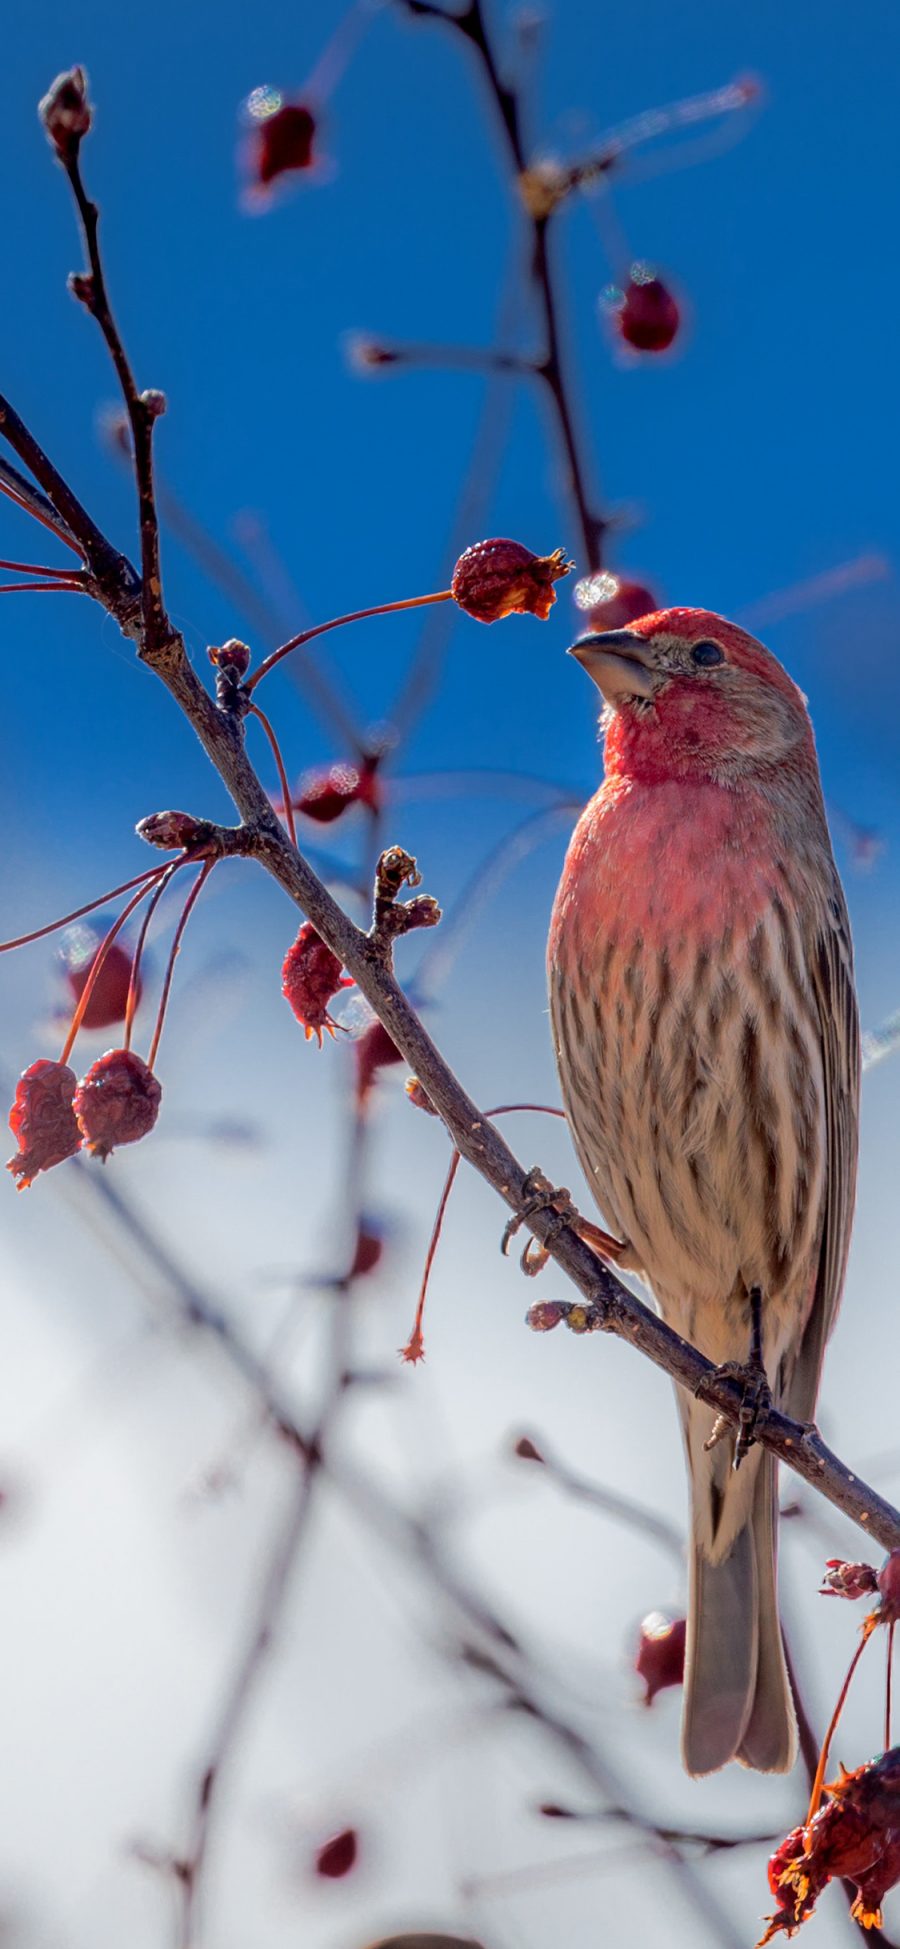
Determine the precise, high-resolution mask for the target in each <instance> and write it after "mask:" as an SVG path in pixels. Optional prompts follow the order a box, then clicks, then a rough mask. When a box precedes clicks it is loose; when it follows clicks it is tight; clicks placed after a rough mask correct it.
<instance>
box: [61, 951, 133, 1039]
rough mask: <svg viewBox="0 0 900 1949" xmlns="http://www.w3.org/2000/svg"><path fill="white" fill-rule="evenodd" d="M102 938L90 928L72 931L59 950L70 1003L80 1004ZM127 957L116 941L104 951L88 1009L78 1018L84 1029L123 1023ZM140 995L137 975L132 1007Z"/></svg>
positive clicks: (130, 958)
mask: <svg viewBox="0 0 900 1949" xmlns="http://www.w3.org/2000/svg"><path fill="white" fill-rule="evenodd" d="M102 940H103V936H102V935H100V934H98V933H96V932H95V930H94V929H93V928H92V927H73V928H71V929H70V931H69V933H68V935H67V936H66V937H65V939H64V941H63V946H62V950H61V952H62V961H63V966H64V969H65V977H66V982H67V984H68V988H69V992H70V994H71V996H72V1000H73V1002H80V1000H81V997H82V995H83V994H84V991H85V988H86V987H87V984H88V982H89V980H90V978H91V974H92V973H93V970H94V967H95V965H96V961H97V956H98V953H99V951H100V947H101V945H102ZM131 960H132V957H131V954H130V953H129V951H128V949H127V948H124V947H121V946H120V944H119V942H118V941H114V942H113V944H112V946H111V947H109V948H107V951H106V954H105V955H104V957H103V962H102V964H101V966H100V968H99V970H98V972H97V979H96V981H95V982H94V984H93V986H92V988H91V994H90V999H89V1001H88V1005H87V1007H86V1009H85V1011H84V1014H83V1016H82V1018H81V1022H82V1027H83V1028H85V1029H109V1028H112V1026H113V1023H114V1022H124V1020H125V1010H126V1008H127V1005H128V990H129V986H130V983H131ZM141 993H142V983H141V978H140V974H138V977H137V980H136V982H135V1000H134V1007H135V1008H137V1006H138V1004H139V1002H140V999H141Z"/></svg>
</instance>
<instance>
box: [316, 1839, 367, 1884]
mask: <svg viewBox="0 0 900 1949" xmlns="http://www.w3.org/2000/svg"><path fill="white" fill-rule="evenodd" d="M358 1854H359V1836H358V1834H357V1832H356V1828H355V1827H345V1828H343V1829H342V1831H341V1833H340V1834H333V1835H332V1836H331V1839H330V1840H329V1841H324V1842H323V1844H322V1846H321V1847H320V1848H318V1849H317V1851H316V1874H317V1875H325V1876H327V1878H328V1880H329V1881H340V1879H341V1877H342V1875H348V1874H349V1873H350V1870H351V1868H353V1867H355V1866H356V1860H357V1856H358Z"/></svg>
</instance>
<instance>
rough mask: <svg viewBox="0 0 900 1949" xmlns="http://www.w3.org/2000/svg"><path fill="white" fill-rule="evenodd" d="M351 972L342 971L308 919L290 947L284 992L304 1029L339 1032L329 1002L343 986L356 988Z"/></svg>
mask: <svg viewBox="0 0 900 1949" xmlns="http://www.w3.org/2000/svg"><path fill="white" fill-rule="evenodd" d="M352 986H353V982H352V980H351V978H350V976H349V975H342V974H341V964H340V961H339V960H338V958H337V955H336V954H332V952H331V949H330V947H326V945H325V942H324V941H323V939H322V936H321V934H317V933H316V930H315V928H314V927H313V925H312V922H311V921H308V920H307V921H304V923H303V926H302V927H301V929H300V932H299V934H298V935H297V938H296V940H295V941H294V942H293V943H292V945H291V946H290V947H289V948H288V951H287V954H286V955H285V957H284V962H283V964H282V969H281V992H282V994H283V996H284V998H285V1001H286V1002H287V1003H288V1005H289V1007H290V1008H291V1009H292V1010H293V1012H294V1014H295V1016H296V1018H297V1021H298V1022H299V1023H300V1026H301V1028H303V1029H304V1030H305V1032H306V1040H307V1042H308V1041H309V1039H310V1036H313V1035H314V1036H316V1037H317V1038H318V1043H319V1048H320V1049H321V1047H322V1035H323V1031H326V1030H327V1032H328V1034H329V1035H335V1034H336V1032H337V1028H338V1024H337V1023H336V1022H335V1021H333V1020H332V1017H331V1016H330V1015H329V1013H328V1004H329V1002H330V1001H333V999H334V997H335V995H337V994H338V993H339V991H340V990H341V989H342V988H352Z"/></svg>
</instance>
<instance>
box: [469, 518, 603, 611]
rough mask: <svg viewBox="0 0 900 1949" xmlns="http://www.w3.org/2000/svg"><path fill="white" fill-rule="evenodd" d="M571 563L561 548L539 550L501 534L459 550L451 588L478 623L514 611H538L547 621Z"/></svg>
mask: <svg viewBox="0 0 900 1949" xmlns="http://www.w3.org/2000/svg"><path fill="white" fill-rule="evenodd" d="M572 567H573V563H572V562H569V561H567V560H566V556H565V552H564V550H563V549H562V548H555V549H554V550H553V553H552V555H535V554H533V552H532V550H531V549H530V548H525V547H523V545H522V543H521V542H520V541H508V540H506V539H504V538H503V537H499V536H498V537H496V538H495V539H494V540H491V541H476V542H473V544H472V546H471V548H467V549H466V550H465V553H464V554H462V555H460V558H459V561H458V562H457V564H456V567H455V569H454V571H453V580H452V582H451V584H450V593H451V595H452V597H453V600H454V602H456V603H458V604H459V607H460V609H464V610H465V612H466V615H467V616H474V617H475V620H476V621H477V622H479V623H496V622H499V621H500V619H501V617H503V616H512V615H520V616H521V615H532V616H539V617H540V618H541V621H542V622H546V620H547V617H548V616H549V614H550V611H551V609H552V607H553V604H554V602H555V601H556V590H555V588H554V587H553V584H554V582H558V581H559V580H560V577H561V576H563V575H568V574H569V572H570V570H571V569H572Z"/></svg>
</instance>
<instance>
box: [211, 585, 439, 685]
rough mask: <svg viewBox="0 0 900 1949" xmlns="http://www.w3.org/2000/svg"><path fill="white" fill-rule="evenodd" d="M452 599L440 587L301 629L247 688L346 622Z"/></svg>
mask: <svg viewBox="0 0 900 1949" xmlns="http://www.w3.org/2000/svg"><path fill="white" fill-rule="evenodd" d="M450 601H452V591H451V590H450V589H439V590H438V591H437V593H436V594H435V595H430V596H407V597H406V600H405V601H404V602H379V603H376V605H375V608H374V609H351V611H350V612H349V614H348V615H346V616H332V618H331V621H330V622H328V623H315V624H314V625H313V627H312V629H301V631H300V633H299V635H298V636H292V637H290V639H289V641H288V642H287V643H282V644H281V646H280V648H279V649H277V650H273V651H272V653H271V655H270V656H267V657H264V658H263V661H262V663H261V664H260V666H259V669H258V670H254V672H253V675H252V676H250V677H248V678H247V681H246V683H245V685H244V689H245V690H247V691H250V690H254V689H255V687H256V685H257V684H258V683H259V680H260V677H265V676H267V675H268V673H269V671H270V670H274V668H275V665H276V663H280V662H281V659H282V657H284V656H289V655H290V652H291V650H299V648H300V646H301V644H302V643H310V642H312V639H313V637H314V636H324V634H325V631H326V630H328V629H341V628H342V627H343V625H344V623H364V622H366V621H367V619H368V617H369V616H393V615H396V614H397V612H398V611H399V610H401V609H425V608H426V607H427V605H428V604H429V603H430V602H450Z"/></svg>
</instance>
